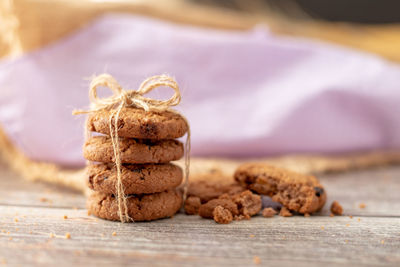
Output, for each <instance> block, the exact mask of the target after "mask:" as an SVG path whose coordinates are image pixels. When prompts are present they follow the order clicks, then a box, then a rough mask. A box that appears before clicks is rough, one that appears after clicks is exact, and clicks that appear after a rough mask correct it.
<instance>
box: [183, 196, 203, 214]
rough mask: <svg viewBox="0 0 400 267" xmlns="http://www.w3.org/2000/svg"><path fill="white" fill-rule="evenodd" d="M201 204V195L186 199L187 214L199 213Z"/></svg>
mask: <svg viewBox="0 0 400 267" xmlns="http://www.w3.org/2000/svg"><path fill="white" fill-rule="evenodd" d="M200 206H201V201H200V198H199V197H195V196H190V197H188V198H187V199H186V201H185V206H184V207H183V208H184V209H185V212H186V214H188V215H195V214H199V208H200Z"/></svg>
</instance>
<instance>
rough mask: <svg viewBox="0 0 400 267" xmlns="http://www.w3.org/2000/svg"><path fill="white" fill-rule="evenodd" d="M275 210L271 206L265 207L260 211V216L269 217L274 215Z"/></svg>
mask: <svg viewBox="0 0 400 267" xmlns="http://www.w3.org/2000/svg"><path fill="white" fill-rule="evenodd" d="M276 213H277V212H276V210H274V209H273V208H265V209H263V211H262V216H263V217H265V218H270V217H274V216H275V215H276Z"/></svg>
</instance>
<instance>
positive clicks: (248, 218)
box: [233, 214, 251, 221]
mask: <svg viewBox="0 0 400 267" xmlns="http://www.w3.org/2000/svg"><path fill="white" fill-rule="evenodd" d="M250 218H251V217H250V216H249V215H242V214H240V215H235V216H234V217H233V219H234V220H235V221H241V220H250Z"/></svg>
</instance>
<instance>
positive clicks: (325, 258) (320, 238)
mask: <svg viewBox="0 0 400 267" xmlns="http://www.w3.org/2000/svg"><path fill="white" fill-rule="evenodd" d="M321 180H322V183H323V184H324V185H325V188H326V190H327V191H328V196H329V200H328V203H330V201H331V200H333V199H336V200H338V201H339V202H340V203H341V204H342V205H343V206H344V208H345V212H346V214H351V215H354V217H353V218H350V217H349V216H340V217H329V216H327V215H328V214H329V211H328V209H327V208H325V209H324V210H323V212H321V213H320V214H318V215H316V216H312V217H310V218H304V217H301V216H294V217H290V218H283V217H278V216H276V217H274V218H272V219H267V218H263V217H254V218H252V219H251V220H250V221H240V222H233V223H232V224H229V225H218V224H216V223H214V222H213V221H212V220H205V219H201V218H200V217H198V216H186V215H184V214H179V215H177V216H175V217H174V218H172V219H166V220H160V221H155V222H151V223H133V224H120V223H115V222H108V221H103V220H100V219H97V218H94V217H90V216H87V214H86V210H85V209H84V207H85V197H84V196H83V195H81V194H79V193H77V192H74V191H71V190H65V189H62V188H58V187H54V186H50V185H46V184H41V183H29V182H25V181H23V180H21V179H20V178H19V177H16V176H15V175H14V174H12V173H10V172H8V171H7V170H5V169H4V168H0V263H3V262H4V263H6V264H7V265H10V266H13V265H17V266H21V265H40V266H46V265H47V266H54V265H55V264H57V265H59V266H70V265H76V266H88V265H96V266H107V265H114V266H119V265H126V264H137V265H152V266H160V265H163V266H183V265H194V266H196V265H199V266H200V265H202V266H203V265H205V264H207V265H210V266H227V265H229V266H247V265H253V264H254V257H255V256H256V257H259V259H260V261H261V264H271V265H280V266H293V265H294V264H296V265H298V266H320V265H321V264H324V265H327V266H331V265H341V264H346V265H362V266H376V265H387V266H399V265H400V204H399V203H400V194H399V193H398V192H400V167H390V168H384V169H376V170H368V171H359V172H349V173H344V174H332V175H324V176H322V177H321ZM41 198H45V199H46V201H43V199H42V200H41ZM359 203H365V204H366V208H365V209H360V208H359V207H358V204H359ZM64 215H66V216H67V217H68V218H67V219H64V218H63V217H64ZM67 232H68V233H70V234H71V239H66V238H65V234H66V233H67ZM113 232H116V235H115V236H113V235H112V233H113ZM50 234H54V235H55V237H54V238H51V237H50Z"/></svg>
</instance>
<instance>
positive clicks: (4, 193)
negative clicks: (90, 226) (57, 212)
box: [0, 165, 85, 209]
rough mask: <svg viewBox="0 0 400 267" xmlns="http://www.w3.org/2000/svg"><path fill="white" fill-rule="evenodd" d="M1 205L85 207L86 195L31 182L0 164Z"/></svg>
mask: <svg viewBox="0 0 400 267" xmlns="http://www.w3.org/2000/svg"><path fill="white" fill-rule="evenodd" d="M0 205H17V206H32V207H35V206H42V207H59V208H63V207H68V208H72V207H74V208H82V209H83V208H85V196H84V195H83V194H81V193H79V192H76V191H74V190H71V189H68V188H65V187H60V186H55V185H51V184H46V183H39V182H36V183H35V182H29V181H26V180H24V179H22V178H21V177H19V176H18V175H16V174H15V173H13V172H11V171H10V170H8V169H7V168H6V167H5V166H1V165H0Z"/></svg>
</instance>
